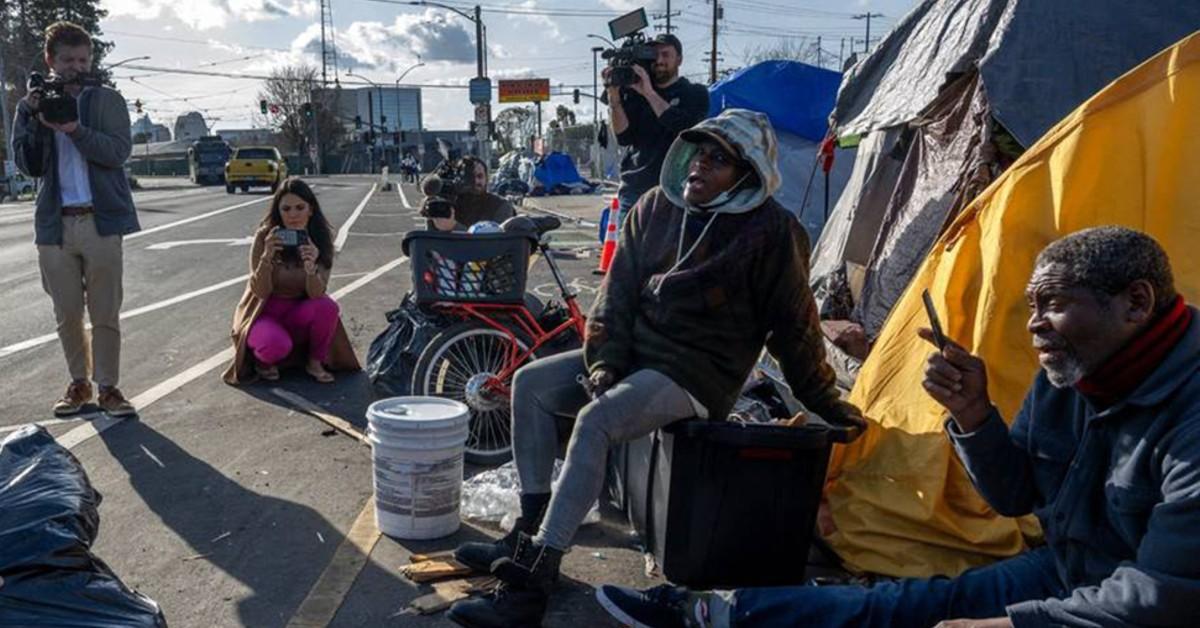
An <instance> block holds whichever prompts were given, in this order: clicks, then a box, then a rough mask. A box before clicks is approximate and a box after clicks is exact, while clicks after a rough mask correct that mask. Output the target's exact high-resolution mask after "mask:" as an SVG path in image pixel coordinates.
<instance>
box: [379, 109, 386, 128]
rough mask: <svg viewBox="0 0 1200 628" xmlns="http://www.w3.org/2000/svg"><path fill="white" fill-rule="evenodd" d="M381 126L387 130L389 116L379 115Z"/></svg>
mask: <svg viewBox="0 0 1200 628" xmlns="http://www.w3.org/2000/svg"><path fill="white" fill-rule="evenodd" d="M379 126H381V127H383V128H385V129H386V128H387V116H385V115H383V114H382V113H381V114H379Z"/></svg>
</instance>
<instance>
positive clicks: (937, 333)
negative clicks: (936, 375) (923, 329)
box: [921, 290, 946, 351]
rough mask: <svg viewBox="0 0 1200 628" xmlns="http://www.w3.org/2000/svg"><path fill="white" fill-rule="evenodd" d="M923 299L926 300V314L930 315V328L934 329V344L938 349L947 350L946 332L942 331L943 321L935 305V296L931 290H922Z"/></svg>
mask: <svg viewBox="0 0 1200 628" xmlns="http://www.w3.org/2000/svg"><path fill="white" fill-rule="evenodd" d="M921 300H922V301H924V302H925V315H926V316H928V317H929V329H931V330H933V344H935V345H937V348H938V351H945V350H946V334H945V333H943V332H942V321H941V319H940V318H938V313H937V310H936V309H934V307H933V298H932V297H930V296H929V290H924V291H922V292H921Z"/></svg>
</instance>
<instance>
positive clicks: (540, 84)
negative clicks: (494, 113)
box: [500, 79, 550, 102]
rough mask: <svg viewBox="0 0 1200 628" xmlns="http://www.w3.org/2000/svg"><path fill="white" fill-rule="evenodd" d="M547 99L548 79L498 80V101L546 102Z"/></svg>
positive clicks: (548, 95) (548, 94) (548, 91)
mask: <svg viewBox="0 0 1200 628" xmlns="http://www.w3.org/2000/svg"><path fill="white" fill-rule="evenodd" d="M548 100H550V79H514V80H501V81H500V102H546V101H548Z"/></svg>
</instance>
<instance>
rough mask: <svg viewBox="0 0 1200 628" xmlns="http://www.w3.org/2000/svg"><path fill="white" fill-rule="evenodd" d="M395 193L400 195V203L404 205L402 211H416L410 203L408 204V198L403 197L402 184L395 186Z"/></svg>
mask: <svg viewBox="0 0 1200 628" xmlns="http://www.w3.org/2000/svg"><path fill="white" fill-rule="evenodd" d="M396 193H397V194H399V195H400V202H401V203H403V204H404V209H416V208H415V207H413V206H412V203H409V202H408V196H405V194H404V185H403V184H401V185H397V186H396Z"/></svg>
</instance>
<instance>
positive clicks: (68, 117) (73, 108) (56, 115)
mask: <svg viewBox="0 0 1200 628" xmlns="http://www.w3.org/2000/svg"><path fill="white" fill-rule="evenodd" d="M69 85H80V86H83V87H95V86H97V85H100V79H98V78H96V77H93V76H89V75H79V76H76V77H75V78H72V79H70V80H63V79H60V78H58V77H55V76H51V77H50V78H46V77H44V76H42V74H41V73H40V72H30V73H29V80H28V81H27V82H26V84H25V87H26V89H27V90H28V91H33V90H35V89H36V90H41V92H42V97H41V100H40V101H38V108H37V111H35V112H34V113H39V114H41V115H42V116H44V117H45V118H46V122H51V123H53V124H66V123H68V122H75V121H76V120H78V119H79V105H78V103H76V102H75V97H74V96H72V95H70V94H68V93H67V90H66V88H67V86H69Z"/></svg>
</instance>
